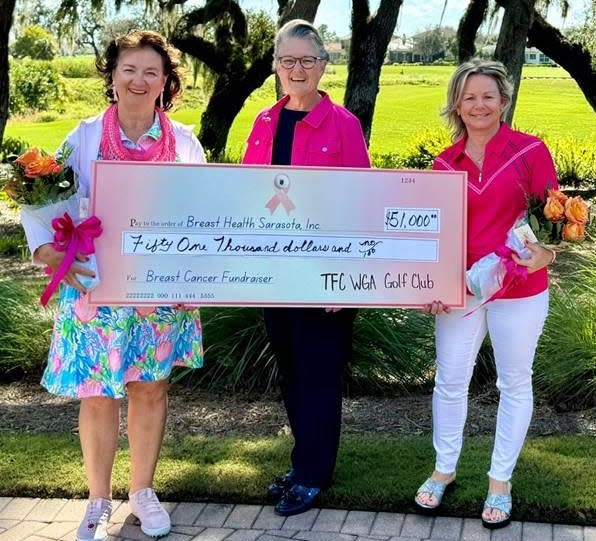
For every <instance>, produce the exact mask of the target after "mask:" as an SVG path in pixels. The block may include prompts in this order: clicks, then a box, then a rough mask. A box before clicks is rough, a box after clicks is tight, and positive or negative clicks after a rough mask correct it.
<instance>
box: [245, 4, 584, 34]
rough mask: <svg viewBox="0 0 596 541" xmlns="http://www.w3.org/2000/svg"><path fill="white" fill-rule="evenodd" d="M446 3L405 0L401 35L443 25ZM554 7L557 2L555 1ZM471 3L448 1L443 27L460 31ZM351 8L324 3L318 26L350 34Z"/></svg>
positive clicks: (575, 8)
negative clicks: (461, 21)
mask: <svg viewBox="0 0 596 541" xmlns="http://www.w3.org/2000/svg"><path fill="white" fill-rule="evenodd" d="M239 1H240V5H241V6H242V7H245V8H251V9H263V10H265V11H269V12H271V13H272V14H275V12H276V7H277V2H276V0H239ZM569 3H570V4H571V6H572V9H571V12H570V15H569V16H568V18H567V22H566V26H572V24H573V23H574V22H575V23H577V22H578V21H581V15H582V12H583V8H584V0H570V2H569ZM443 4H444V0H404V1H403V4H402V7H401V9H400V14H399V19H398V27H397V30H396V33H397V34H407V35H412V34H415V33H416V32H419V31H422V30H426V29H427V28H429V27H434V26H436V25H437V24H438V23H439V18H440V16H441V11H442V9H443ZM553 4H554V2H553ZM370 5H371V9H373V10H374V9H376V8H377V6H378V5H379V0H371V2H370ZM467 5H468V0H448V4H447V10H446V11H445V16H444V19H443V26H452V27H453V28H457V24H458V22H459V19H460V17H461V15H462V13H463V12H464V10H465V7H466V6H467ZM350 9H351V2H350V1H349V0H321V4H320V6H319V9H318V12H317V18H316V19H315V25H316V26H319V25H320V24H323V23H325V24H326V25H327V26H328V27H329V28H330V29H331V30H333V31H335V32H336V33H337V34H338V35H340V36H343V35H346V34H349V32H350ZM548 20H549V22H550V23H551V24H553V25H555V26H556V27H558V28H561V26H562V25H563V22H562V21H561V17H560V12H559V11H558V9H557V8H556V6H552V7H551V9H550V11H549V14H548Z"/></svg>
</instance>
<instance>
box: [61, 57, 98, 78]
mask: <svg viewBox="0 0 596 541" xmlns="http://www.w3.org/2000/svg"><path fill="white" fill-rule="evenodd" d="M54 65H55V66H56V69H57V70H58V71H59V72H60V75H62V77H66V78H68V79H89V78H96V77H98V74H97V69H96V68H95V57H94V56H92V55H86V56H60V57H58V58H55V59H54Z"/></svg>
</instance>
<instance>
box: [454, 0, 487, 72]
mask: <svg viewBox="0 0 596 541" xmlns="http://www.w3.org/2000/svg"><path fill="white" fill-rule="evenodd" d="M487 10H488V0H470V3H469V4H468V7H467V8H466V12H465V13H464V15H463V17H462V18H461V20H460V21H459V26H458V27H457V58H458V60H459V62H460V63H461V62H465V61H466V60H469V59H470V58H472V57H473V56H474V55H475V54H476V45H475V43H474V42H475V41H476V36H477V35H478V29H479V28H480V26H481V25H482V22H483V21H484V18H485V17H486V13H487Z"/></svg>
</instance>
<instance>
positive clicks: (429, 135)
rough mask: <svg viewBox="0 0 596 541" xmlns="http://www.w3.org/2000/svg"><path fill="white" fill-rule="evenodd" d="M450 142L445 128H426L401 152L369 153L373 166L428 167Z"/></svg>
mask: <svg viewBox="0 0 596 541" xmlns="http://www.w3.org/2000/svg"><path fill="white" fill-rule="evenodd" d="M450 144H451V141H450V138H449V134H448V133H447V131H446V130H445V129H439V130H436V131H430V130H427V131H425V132H423V133H422V134H420V135H419V136H417V137H415V138H414V139H413V140H412V141H411V143H410V144H409V145H408V147H407V149H406V151H405V152H404V153H403V154H401V155H400V154H395V153H392V154H380V153H375V152H373V153H371V161H372V164H373V167H381V168H384V169H430V168H431V167H432V163H433V160H434V159H435V157H436V156H437V155H438V154H439V153H440V152H441V151H442V150H444V149H445V148H446V147H448V146H449V145H450Z"/></svg>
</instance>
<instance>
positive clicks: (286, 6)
mask: <svg viewBox="0 0 596 541" xmlns="http://www.w3.org/2000/svg"><path fill="white" fill-rule="evenodd" d="M320 3H321V0H290V1H288V0H278V5H279V9H278V11H277V13H278V15H279V20H278V24H277V26H278V27H279V28H281V27H282V26H283V25H284V24H286V23H287V22H288V21H291V20H292V19H304V20H305V21H309V22H311V23H312V22H313V21H314V20H315V16H316V14H317V10H318V9H319V4H320Z"/></svg>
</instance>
